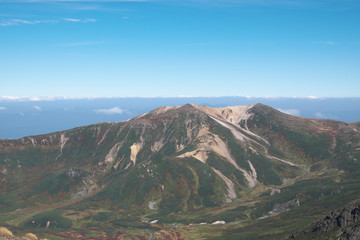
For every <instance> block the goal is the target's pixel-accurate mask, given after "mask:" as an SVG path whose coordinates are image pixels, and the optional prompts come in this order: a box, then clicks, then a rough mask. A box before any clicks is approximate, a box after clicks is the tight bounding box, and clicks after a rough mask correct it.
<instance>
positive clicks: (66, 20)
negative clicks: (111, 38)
mask: <svg viewBox="0 0 360 240" xmlns="http://www.w3.org/2000/svg"><path fill="white" fill-rule="evenodd" d="M64 21H65V22H75V23H89V22H96V19H93V18H86V19H78V18H64Z"/></svg>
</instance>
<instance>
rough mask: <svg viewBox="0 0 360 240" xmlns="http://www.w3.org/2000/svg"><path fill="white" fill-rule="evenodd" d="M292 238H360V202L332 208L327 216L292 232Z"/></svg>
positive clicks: (344, 239) (341, 239)
mask: <svg viewBox="0 0 360 240" xmlns="http://www.w3.org/2000/svg"><path fill="white" fill-rule="evenodd" d="M289 238H290V239H339V240H357V239H360V203H359V202H356V203H352V204H348V206H346V207H344V208H341V209H337V210H332V211H331V212H330V213H329V214H328V215H327V216H325V217H324V218H322V219H320V220H318V221H317V222H316V223H314V224H312V225H310V226H308V227H306V228H305V229H303V230H302V231H299V232H297V233H294V234H292V235H291V236H290V237H289Z"/></svg>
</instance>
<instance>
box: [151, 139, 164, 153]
mask: <svg viewBox="0 0 360 240" xmlns="http://www.w3.org/2000/svg"><path fill="white" fill-rule="evenodd" d="M163 146H164V139H161V140H160V141H156V142H155V143H154V145H152V146H151V151H153V152H158V151H159V150H160V149H161V148H162V147H163Z"/></svg>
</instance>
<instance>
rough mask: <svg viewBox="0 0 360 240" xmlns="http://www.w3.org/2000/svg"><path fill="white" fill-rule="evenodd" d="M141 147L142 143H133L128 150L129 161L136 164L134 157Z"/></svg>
mask: <svg viewBox="0 0 360 240" xmlns="http://www.w3.org/2000/svg"><path fill="white" fill-rule="evenodd" d="M142 147H143V144H142V142H141V143H134V144H133V145H132V146H131V147H130V149H131V154H130V160H131V161H132V162H133V163H134V165H135V163H136V155H137V154H138V153H139V152H140V150H141V148H142Z"/></svg>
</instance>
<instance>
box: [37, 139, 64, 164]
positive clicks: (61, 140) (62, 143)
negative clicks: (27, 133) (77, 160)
mask: <svg viewBox="0 0 360 240" xmlns="http://www.w3.org/2000/svg"><path fill="white" fill-rule="evenodd" d="M44 140H45V139H43V140H42V141H41V143H43V141H44ZM68 140H69V138H67V137H65V134H61V136H60V154H59V155H58V156H57V157H56V160H58V159H59V158H60V157H61V156H62V154H63V149H64V147H65V144H66V142H67V141H68Z"/></svg>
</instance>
